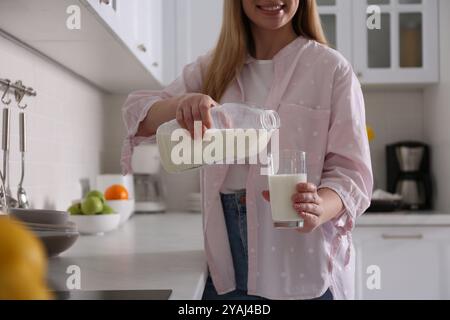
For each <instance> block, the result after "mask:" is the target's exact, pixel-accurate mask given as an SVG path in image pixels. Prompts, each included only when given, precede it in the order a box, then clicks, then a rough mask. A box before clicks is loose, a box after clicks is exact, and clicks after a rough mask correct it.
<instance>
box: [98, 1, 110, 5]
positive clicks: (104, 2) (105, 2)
mask: <svg viewBox="0 0 450 320" xmlns="http://www.w3.org/2000/svg"><path fill="white" fill-rule="evenodd" d="M99 2H100V4H102V3H103V4H106V5H109V0H99Z"/></svg>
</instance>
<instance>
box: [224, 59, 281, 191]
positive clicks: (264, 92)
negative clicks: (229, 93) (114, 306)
mask: <svg viewBox="0 0 450 320" xmlns="http://www.w3.org/2000/svg"><path fill="white" fill-rule="evenodd" d="M273 72H274V71H273V61H272V60H255V61H252V62H251V63H249V64H247V65H245V66H244V68H243V70H242V73H241V77H242V84H243V86H244V92H245V103H246V104H247V105H251V106H255V107H260V108H262V107H263V106H264V103H265V101H266V98H267V96H268V95H269V90H270V87H271V86H272V79H273ZM248 170H249V165H248V164H233V165H231V166H230V168H229V170H228V173H227V176H226V178H225V182H224V184H223V185H222V189H221V190H220V192H221V193H225V194H227V193H233V192H235V191H238V190H242V189H245V184H246V182H247V175H248Z"/></svg>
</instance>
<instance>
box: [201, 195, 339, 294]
mask: <svg viewBox="0 0 450 320" xmlns="http://www.w3.org/2000/svg"><path fill="white" fill-rule="evenodd" d="M221 200H222V207H223V213H224V216H225V223H226V226H227V232H228V240H229V242H230V249H231V255H232V256H233V266H234V272H235V278H236V290H234V291H232V292H229V293H227V294H224V295H219V294H218V293H217V291H216V288H215V287H214V284H213V282H212V280H211V277H208V279H207V281H206V286H205V290H204V292H203V298H202V299H203V300H266V299H265V298H262V297H258V296H250V295H248V294H247V279H248V245H247V207H246V204H245V191H240V192H236V193H235V194H221ZM317 300H333V295H332V294H331V291H330V290H328V291H327V292H326V293H325V294H324V295H323V296H322V297H320V298H318V299H317Z"/></svg>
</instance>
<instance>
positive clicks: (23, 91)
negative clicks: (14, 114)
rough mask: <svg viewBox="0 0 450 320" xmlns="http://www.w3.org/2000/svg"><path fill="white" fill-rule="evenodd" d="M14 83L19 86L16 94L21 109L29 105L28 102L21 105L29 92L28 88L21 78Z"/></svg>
mask: <svg viewBox="0 0 450 320" xmlns="http://www.w3.org/2000/svg"><path fill="white" fill-rule="evenodd" d="M14 85H15V86H16V87H17V89H16V90H15V91H14V96H15V98H16V101H17V107H19V109H22V110H24V109H26V108H27V107H28V105H27V104H25V105H21V104H20V103H21V102H22V100H23V98H24V97H25V95H26V93H27V88H26V87H25V86H24V85H23V84H22V81H20V80H19V81H17V82H16V83H15V84H14Z"/></svg>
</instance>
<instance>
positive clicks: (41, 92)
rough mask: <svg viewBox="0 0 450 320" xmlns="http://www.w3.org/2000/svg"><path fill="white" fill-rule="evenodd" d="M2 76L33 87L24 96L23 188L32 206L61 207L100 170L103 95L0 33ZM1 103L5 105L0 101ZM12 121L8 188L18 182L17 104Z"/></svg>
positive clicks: (65, 206)
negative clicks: (34, 93)
mask: <svg viewBox="0 0 450 320" xmlns="http://www.w3.org/2000/svg"><path fill="white" fill-rule="evenodd" d="M0 78H8V79H11V80H14V81H15V80H22V81H23V82H24V84H25V85H27V86H32V87H33V88H34V89H35V90H36V91H37V92H38V96H37V97H36V98H28V99H26V101H25V102H26V103H28V105H29V107H28V108H27V109H26V114H27V120H28V133H27V136H28V153H27V155H26V176H25V184H24V186H25V189H26V191H27V192H28V194H29V195H30V199H31V204H32V206H33V207H36V208H44V207H45V208H54V209H65V208H67V206H68V204H69V203H70V201H71V200H72V199H74V198H79V197H80V196H81V191H80V190H81V188H80V184H79V180H80V179H85V178H89V179H91V181H93V178H95V176H96V175H97V174H98V173H100V171H101V154H102V149H103V142H104V141H103V140H104V139H103V137H104V136H103V127H104V119H103V108H104V105H105V104H104V94H103V92H102V91H100V90H99V89H97V88H95V87H93V86H91V85H90V84H88V83H87V82H85V81H83V80H81V79H80V78H78V77H77V76H74V75H73V74H72V73H70V72H68V71H67V70H65V69H63V68H61V67H59V66H58V65H56V64H53V63H51V62H49V61H48V60H46V59H43V58H41V57H40V56H38V55H36V54H34V53H32V52H30V51H28V50H26V49H24V48H22V47H20V46H18V45H17V44H15V43H13V42H11V41H9V40H7V39H4V38H2V37H0ZM1 108H3V105H1ZM10 108H11V110H12V124H11V160H12V163H11V168H10V169H11V170H10V172H11V189H12V191H13V193H14V194H15V192H16V190H17V189H16V186H17V183H18V181H19V173H20V165H19V159H20V155H19V146H18V108H17V107H16V104H15V103H14V100H13V103H12V104H11V106H10Z"/></svg>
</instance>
